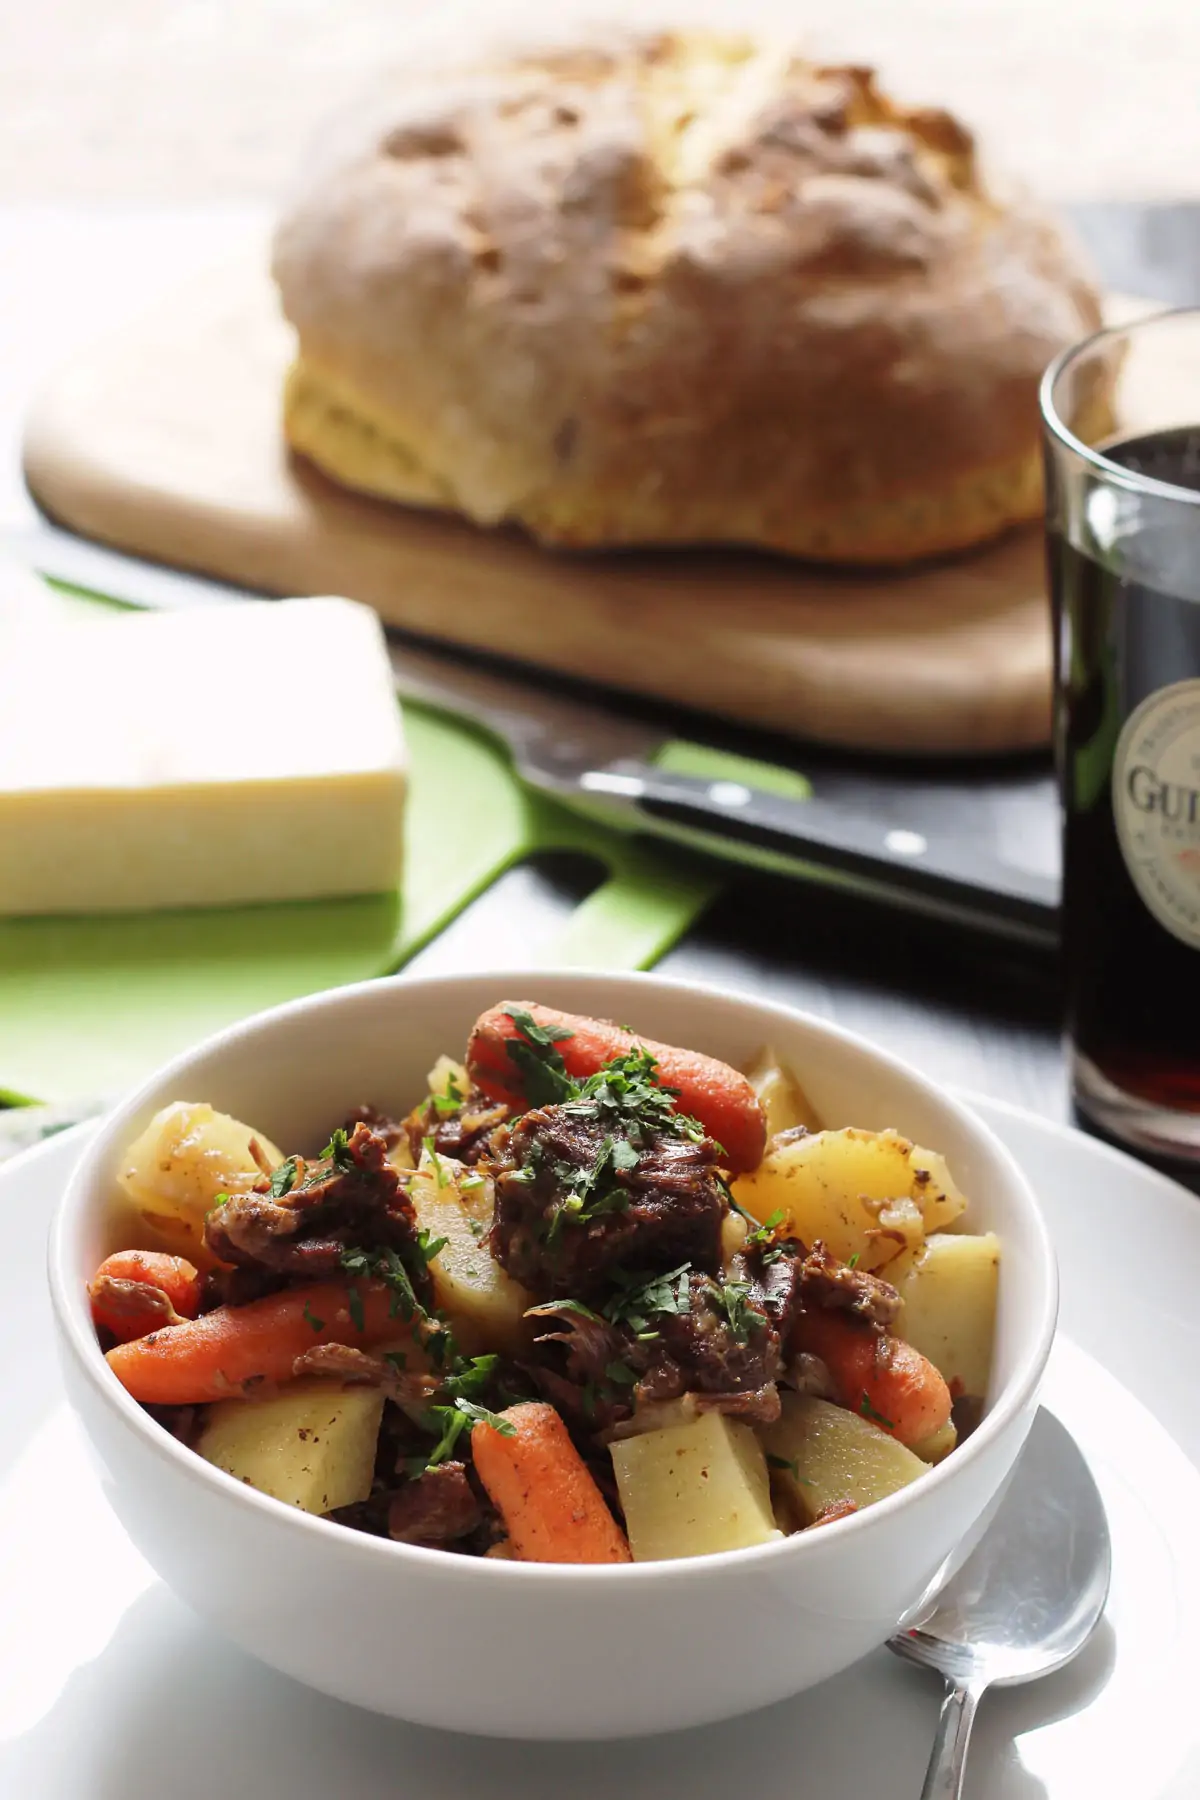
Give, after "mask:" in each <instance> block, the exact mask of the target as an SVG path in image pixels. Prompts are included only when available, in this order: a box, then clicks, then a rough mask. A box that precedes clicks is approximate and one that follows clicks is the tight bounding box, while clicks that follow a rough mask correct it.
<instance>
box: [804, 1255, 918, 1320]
mask: <svg viewBox="0 0 1200 1800" xmlns="http://www.w3.org/2000/svg"><path fill="white" fill-rule="evenodd" d="M800 1304H801V1305H802V1306H805V1307H808V1308H809V1309H810V1310H813V1311H817V1310H820V1311H825V1312H834V1311H837V1312H849V1313H853V1315H854V1316H855V1318H858V1319H863V1320H865V1322H866V1323H867V1324H868V1325H874V1326H876V1327H877V1329H879V1330H881V1331H883V1330H886V1329H887V1327H888V1326H890V1325H891V1324H892V1323H893V1321H894V1320H895V1318H896V1315H897V1313H898V1312H899V1311H900V1296H899V1294H898V1293H897V1292H896V1289H895V1288H894V1287H893V1286H892V1285H891V1283H890V1282H888V1281H881V1280H880V1278H879V1276H878V1275H868V1273H867V1271H866V1270H865V1269H858V1268H851V1266H850V1264H849V1263H843V1262H839V1261H838V1260H837V1257H836V1256H832V1255H831V1254H830V1253H829V1251H828V1250H827V1249H826V1247H825V1245H824V1244H822V1243H821V1242H820V1241H818V1242H817V1243H815V1244H814V1245H813V1247H812V1249H811V1250H810V1251H809V1252H808V1254H807V1256H806V1257H805V1258H804V1262H803V1265H802V1268H801V1271H800Z"/></svg>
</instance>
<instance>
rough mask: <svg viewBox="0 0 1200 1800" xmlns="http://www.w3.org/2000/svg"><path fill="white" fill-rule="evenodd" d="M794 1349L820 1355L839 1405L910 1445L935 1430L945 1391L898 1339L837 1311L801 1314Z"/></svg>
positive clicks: (944, 1409)
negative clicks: (859, 1414) (860, 1415)
mask: <svg viewBox="0 0 1200 1800" xmlns="http://www.w3.org/2000/svg"><path fill="white" fill-rule="evenodd" d="M792 1341H793V1346H794V1348H795V1349H797V1350H806V1351H808V1352H809V1353H810V1355H813V1356H819V1357H820V1359H821V1361H822V1362H823V1363H824V1364H825V1367H826V1368H827V1369H828V1370H829V1375H830V1379H831V1381H832V1382H833V1388H834V1395H835V1398H836V1399H837V1401H838V1403H839V1404H840V1405H842V1406H845V1407H847V1408H848V1409H849V1410H850V1411H851V1412H856V1413H861V1414H862V1415H863V1416H864V1418H868V1419H870V1420H872V1421H873V1423H874V1424H876V1425H878V1426H880V1427H881V1429H882V1430H884V1431H886V1432H888V1433H889V1434H890V1435H891V1436H892V1437H894V1438H898V1439H899V1440H900V1442H901V1443H902V1444H907V1445H909V1446H911V1445H913V1444H916V1443H919V1442H920V1440H921V1439H922V1438H923V1437H927V1436H929V1434H930V1433H931V1432H934V1431H940V1430H941V1428H942V1426H943V1425H944V1424H945V1423H946V1421H947V1419H948V1418H949V1417H950V1390H949V1388H948V1387H947V1386H946V1383H945V1382H944V1381H943V1379H942V1377H941V1376H940V1375H939V1373H938V1371H937V1370H936V1369H935V1368H934V1366H933V1364H932V1363H931V1362H930V1361H929V1360H928V1359H927V1358H926V1357H924V1356H922V1355H921V1352H920V1351H919V1350H914V1349H913V1347H912V1345H911V1344H906V1343H905V1342H904V1340H903V1338H897V1337H893V1336H892V1335H891V1334H890V1332H884V1333H877V1332H875V1331H872V1330H871V1329H870V1327H869V1326H866V1325H861V1324H857V1323H856V1322H855V1321H854V1320H852V1319H848V1318H847V1317H846V1315H845V1314H844V1313H840V1312H820V1311H817V1310H813V1311H809V1312H805V1313H802V1314H801V1316H800V1319H799V1322H798V1323H797V1326H796V1331H795V1335H794V1338H793V1340H792Z"/></svg>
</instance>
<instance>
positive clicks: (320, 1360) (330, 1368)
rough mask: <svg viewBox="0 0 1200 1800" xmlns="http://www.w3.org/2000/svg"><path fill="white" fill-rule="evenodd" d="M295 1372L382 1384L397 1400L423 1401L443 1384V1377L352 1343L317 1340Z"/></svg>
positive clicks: (378, 1386)
mask: <svg viewBox="0 0 1200 1800" xmlns="http://www.w3.org/2000/svg"><path fill="white" fill-rule="evenodd" d="M292 1374H293V1375H295V1376H305V1375H328V1376H329V1377H330V1378H331V1379H332V1380H335V1381H342V1382H351V1383H355V1384H357V1385H359V1386H364V1387H377V1388H382V1389H383V1390H384V1392H385V1393H386V1394H387V1395H388V1396H389V1397H390V1398H391V1399H393V1400H402V1401H409V1402H413V1401H415V1402H418V1403H420V1402H423V1401H426V1400H428V1399H430V1398H431V1396H432V1395H433V1394H434V1392H435V1391H436V1389H437V1387H438V1386H439V1378H438V1376H436V1375H429V1374H425V1373H422V1372H421V1371H409V1370H407V1369H402V1368H398V1367H397V1366H396V1365H395V1364H394V1363H390V1362H388V1361H387V1360H386V1358H384V1357H382V1356H371V1355H370V1354H369V1353H368V1352H367V1351H366V1350H359V1349H356V1348H355V1347H354V1345H352V1344H314V1345H313V1347H312V1349H311V1350H306V1351H305V1352H304V1353H303V1355H302V1356H298V1357H297V1358H296V1360H295V1362H294V1363H293V1364H292Z"/></svg>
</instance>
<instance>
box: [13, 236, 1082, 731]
mask: <svg viewBox="0 0 1200 1800" xmlns="http://www.w3.org/2000/svg"><path fill="white" fill-rule="evenodd" d="M264 265H265V258H264V259H261V260H259V259H255V260H246V261H243V262H240V263H237V264H233V265H230V266H228V267H225V268H222V269H219V270H215V271H214V272H213V273H212V275H211V276H210V277H208V278H206V279H204V280H202V281H200V282H197V283H193V284H192V285H191V286H190V287H189V289H187V290H186V291H184V292H182V293H180V294H178V295H177V296H175V297H173V298H172V299H171V300H170V301H169V302H168V303H161V304H160V305H159V306H158V307H157V308H156V309H155V310H154V311H152V312H151V313H150V314H149V315H148V316H146V317H144V318H142V319H140V320H139V321H137V322H136V323H134V324H131V325H130V326H129V327H128V328H126V329H124V330H123V331H121V332H120V333H119V334H118V335H117V336H115V337H113V338H111V339H109V340H108V341H106V342H104V343H101V344H99V345H97V346H96V347H94V348H92V349H90V350H88V351H87V352H86V353H84V354H83V355H82V356H80V357H78V358H77V359H76V360H75V361H73V362H72V363H70V364H68V365H67V366H66V367H65V368H64V369H63V370H62V371H61V372H60V373H59V374H58V375H57V376H56V377H55V378H54V379H53V380H52V381H51V383H50V385H49V386H48V387H47V388H46V389H45V390H44V391H43V392H42V394H41V395H40V397H39V399H38V400H37V402H36V404H35V406H34V408H33V410H32V413H31V416H30V418H29V421H28V426H27V431H26V437H25V470H26V475H27V478H28V481H29V485H30V487H31V489H32V490H33V493H34V495H35V496H36V498H37V499H38V501H39V502H40V503H41V505H42V506H43V507H44V508H45V509H46V511H47V512H49V513H50V514H51V515H52V516H54V517H55V518H56V519H58V520H60V521H61V522H62V523H64V524H65V525H68V526H70V527H71V528H72V529H73V530H75V531H77V532H80V533H82V534H83V535H85V536H87V537H93V538H97V539H100V540H102V541H103V542H105V543H108V544H112V545H115V546H117V547H119V548H120V549H122V550H126V551H129V552H132V553H133V554H136V555H140V556H146V557H150V558H152V559H154V560H156V561H160V562H164V563H169V564H174V565H177V566H181V567H184V568H189V569H194V570H198V571H202V572H204V573H205V574H208V575H212V576H216V577H219V578H222V579H224V580H228V581H232V582H235V583H237V584H239V585H242V586H248V587H253V588H261V589H264V590H266V591H269V592H275V593H281V594H285V593H286V594H305V593H308V594H312V593H342V594H348V595H351V596H353V597H354V598H356V599H359V600H365V601H368V602H370V603H371V604H373V605H375V606H376V607H378V609H379V611H380V613H381V614H382V615H383V617H384V618H385V619H386V620H387V621H388V622H390V623H392V624H395V625H398V626H402V627H405V628H407V629H409V630H412V631H415V632H419V633H422V634H425V635H427V636H430V637H434V638H441V639H444V640H448V641H451V642H454V643H459V644H464V645H470V646H471V647H473V648H476V649H484V650H488V651H493V652H499V653H502V654H504V655H506V656H512V657H517V658H520V659H523V660H525V661H528V662H530V663H536V664H540V665H542V666H544V667H546V668H548V669H552V670H557V671H561V672H564V673H567V674H570V675H576V676H583V677H585V678H587V679H589V680H592V681H598V682H602V683H605V684H609V685H611V686H613V687H617V688H624V689H627V690H630V691H633V692H635V693H638V694H642V695H648V696H651V697H656V698H661V699H663V700H668V701H672V702H678V703H682V704H684V705H687V706H692V707H698V708H701V709H703V710H706V711H711V712H714V713H718V714H722V715H724V716H726V717H728V718H730V719H734V720H739V721H743V722H746V723H748V724H751V725H756V726H760V727H764V728H769V729H772V730H776V731H782V732H787V733H791V734H793V735H797V736H802V737H807V738H811V739H815V740H819V741H823V742H827V743H833V744H844V745H852V746H857V747H860V748H864V749H870V750H877V751H907V752H914V751H916V752H928V753H934V754H947V753H961V752H967V753H969V752H993V751H1006V750H1019V749H1027V748H1031V747H1035V746H1040V745H1042V744H1044V743H1045V742H1046V740H1047V735H1048V719H1049V686H1050V633H1049V622H1048V618H1047V608H1046V602H1045V599H1044V590H1043V574H1042V550H1041V542H1040V534H1039V532H1038V531H1036V530H1027V531H1022V532H1017V533H1014V534H1012V535H1010V536H1009V537H1007V538H1006V539H1004V540H1002V541H1001V542H1000V543H998V544H996V545H994V546H992V547H990V548H988V549H986V550H984V551H981V552H977V553H975V554H972V555H970V556H966V557H961V558H957V559H954V560H952V561H947V562H945V563H943V564H940V565H937V566H927V567H925V568H923V569H921V570H920V571H918V572H916V573H908V574H901V575H879V574H874V573H872V574H864V575H841V574H836V573H831V572H828V571H821V570H817V569H813V568H801V567H799V566H797V565H795V564H791V563H788V562H785V561H783V560H781V559H771V558H766V557H755V556H750V555H741V554H736V555H735V554H729V555H726V554H716V553H711V554H700V553H696V554H693V553H685V554H666V553H664V554H660V555H647V556H643V555H636V556H634V555H621V556H608V557H599V556H588V557H582V556H578V557H577V556H567V555H560V554H551V553H549V552H546V551H543V550H540V549H538V548H537V547H536V546H535V545H533V544H532V543H530V542H529V541H528V540H526V539H525V538H523V537H521V536H519V535H517V534H516V533H510V532H494V531H492V532H489V531H482V530H478V529H477V528H475V527H474V526H471V525H468V524H465V523H461V522H457V521H452V520H447V519H445V518H442V517H439V516H437V515H435V514H425V513H419V512H413V511H407V510H405V509H403V508H400V507H396V506H390V505H387V504H384V503H380V502H376V501H372V500H368V499H363V498H359V497H357V496H354V495H352V494H348V493H345V492H343V491H341V490H340V489H338V488H337V487H335V486H334V485H333V484H332V483H330V482H328V481H327V480H325V479H324V478H323V477H322V476H321V475H319V474H318V473H317V472H316V471H315V470H313V469H312V468H310V467H308V466H306V465H304V464H302V463H300V462H299V461H297V460H296V459H293V458H291V457H289V455H288V454H287V452H286V450H285V447H284V445H283V442H282V438H281V436H280V429H279V394H280V385H281V381H282V378H283V372H284V369H285V367H286V365H287V362H288V359H289V357H290V354H291V347H292V346H291V336H290V332H289V330H288V328H287V327H286V326H285V325H284V324H283V323H282V321H281V320H280V318H279V316H278V313H277V310H276V306H275V301H274V294H273V290H272V288H271V286H270V284H269V282H268V279H267V277H266V274H265V273H264Z"/></svg>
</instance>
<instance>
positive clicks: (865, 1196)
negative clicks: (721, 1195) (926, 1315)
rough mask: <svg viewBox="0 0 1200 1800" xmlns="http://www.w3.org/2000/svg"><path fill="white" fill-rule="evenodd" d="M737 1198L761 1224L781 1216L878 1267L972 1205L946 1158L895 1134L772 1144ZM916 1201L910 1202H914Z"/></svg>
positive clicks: (801, 1232) (836, 1134)
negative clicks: (952, 1173)
mask: <svg viewBox="0 0 1200 1800" xmlns="http://www.w3.org/2000/svg"><path fill="white" fill-rule="evenodd" d="M733 1194H734V1198H735V1199H736V1200H737V1202H738V1204H739V1206H744V1207H745V1209H746V1211H747V1212H749V1213H751V1214H752V1215H753V1216H754V1217H755V1218H756V1219H767V1218H770V1216H771V1214H772V1213H775V1212H782V1214H783V1216H784V1220H785V1224H784V1225H783V1230H785V1231H787V1232H789V1233H790V1234H791V1235H792V1236H793V1237H798V1238H801V1239H802V1240H803V1241H804V1242H805V1243H806V1244H813V1243H815V1242H816V1241H817V1239H818V1238H821V1239H823V1240H824V1242H825V1243H826V1244H827V1245H828V1247H829V1249H830V1250H831V1251H832V1252H833V1254H834V1256H836V1257H839V1258H840V1259H841V1260H843V1261H846V1260H848V1259H849V1258H850V1257H852V1256H857V1257H858V1260H859V1264H860V1265H861V1267H862V1268H864V1269H878V1268H880V1267H881V1266H882V1265H883V1264H884V1263H886V1262H888V1261H889V1260H890V1259H891V1258H892V1257H894V1256H896V1255H898V1254H899V1253H900V1252H901V1251H902V1250H904V1249H906V1248H908V1247H911V1245H912V1243H913V1241H914V1239H919V1238H920V1236H922V1235H924V1234H926V1233H928V1232H930V1231H933V1230H936V1229H938V1228H940V1227H941V1226H943V1225H948V1224H949V1223H950V1221H951V1220H953V1219H956V1218H957V1217H958V1215H959V1213H961V1212H962V1211H963V1209H964V1207H965V1206H966V1204H967V1203H966V1200H965V1198H964V1197H963V1195H962V1194H961V1193H960V1192H959V1190H958V1188H957V1187H956V1186H955V1185H954V1182H953V1181H952V1180H951V1179H950V1173H949V1170H948V1169H947V1168H946V1165H945V1163H944V1161H943V1160H942V1158H941V1157H940V1156H938V1155H937V1154H936V1153H934V1152H933V1151H929V1150H921V1149H919V1148H918V1147H917V1146H916V1145H915V1144H912V1143H910V1142H909V1140H908V1139H907V1138H903V1137H901V1136H900V1134H899V1133H898V1132H896V1131H860V1130H858V1129H856V1128H855V1127H854V1126H848V1127H846V1128H845V1129H844V1130H841V1131H819V1132H816V1133H814V1135H813V1136H811V1137H803V1138H798V1139H796V1140H794V1141H785V1142H783V1143H781V1144H778V1145H776V1146H774V1147H773V1148H771V1147H769V1148H768V1152H767V1155H766V1156H765V1157H764V1158H763V1160H762V1162H761V1163H760V1164H759V1166H758V1168H757V1169H755V1170H754V1171H753V1173H752V1174H750V1175H743V1176H742V1177H741V1179H740V1180H739V1181H737V1182H735V1183H734V1187H733ZM909 1202H911V1204H907V1203H909Z"/></svg>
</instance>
